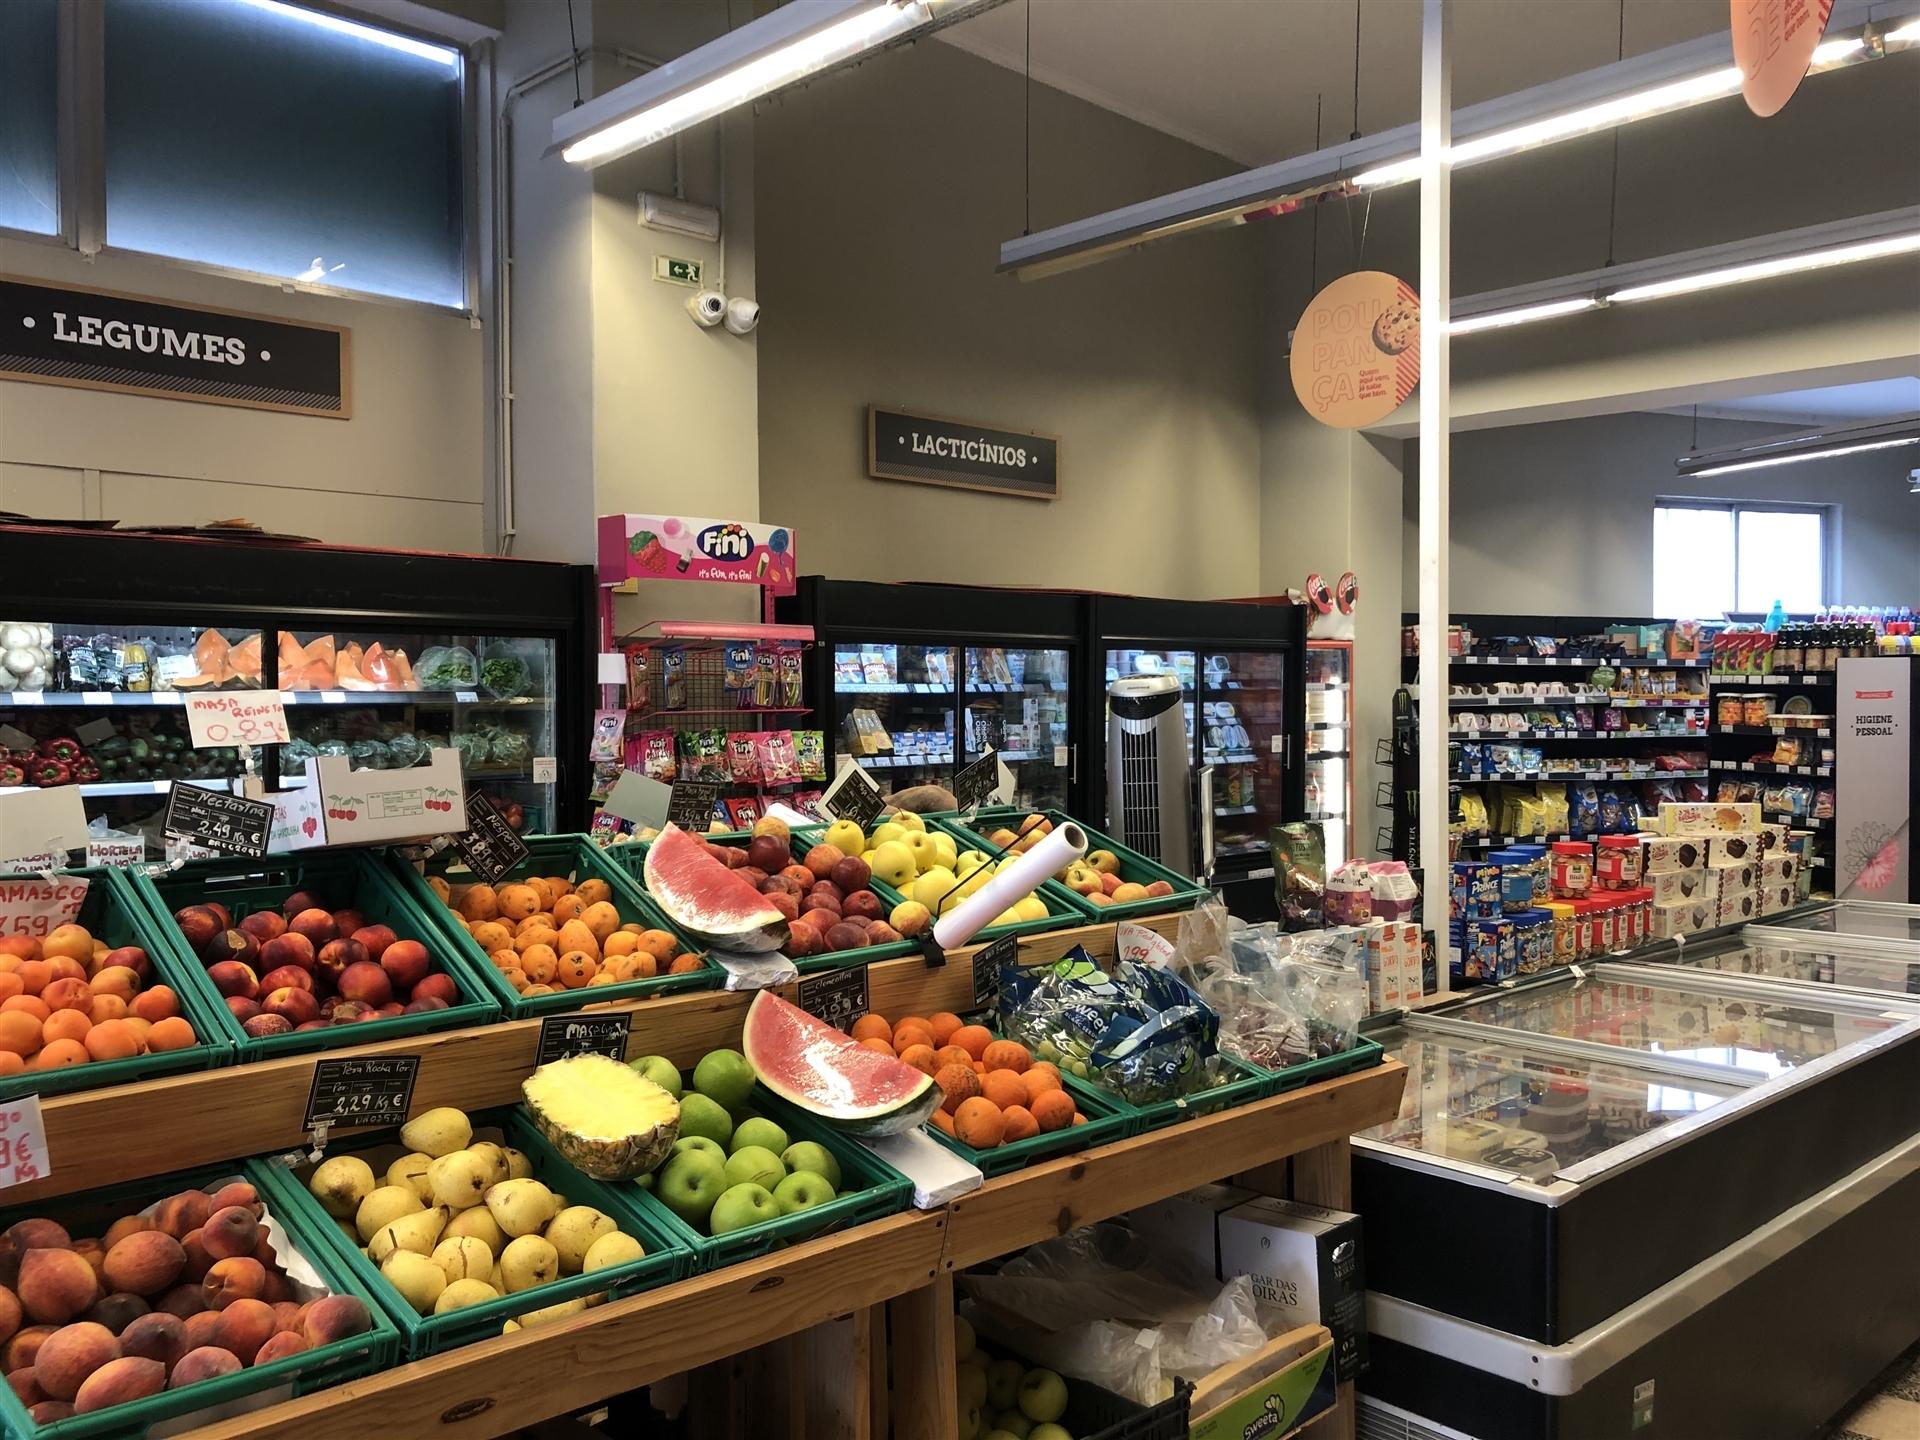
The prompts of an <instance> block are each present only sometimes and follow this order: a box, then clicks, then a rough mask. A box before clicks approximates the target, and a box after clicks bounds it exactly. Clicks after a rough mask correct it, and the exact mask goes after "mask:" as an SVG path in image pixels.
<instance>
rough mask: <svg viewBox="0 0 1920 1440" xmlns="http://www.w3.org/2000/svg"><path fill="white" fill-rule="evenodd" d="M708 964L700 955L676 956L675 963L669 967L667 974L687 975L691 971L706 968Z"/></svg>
mask: <svg viewBox="0 0 1920 1440" xmlns="http://www.w3.org/2000/svg"><path fill="white" fill-rule="evenodd" d="M706 963H707V962H706V961H705V960H702V959H701V958H700V957H699V956H698V955H676V956H674V957H673V963H672V964H671V965H669V966H667V973H668V974H669V975H685V974H686V973H687V972H688V971H689V970H700V969H703V968H705V966H706Z"/></svg>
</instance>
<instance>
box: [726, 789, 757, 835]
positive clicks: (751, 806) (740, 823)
mask: <svg viewBox="0 0 1920 1440" xmlns="http://www.w3.org/2000/svg"><path fill="white" fill-rule="evenodd" d="M725 804H726V808H727V821H728V823H729V824H731V825H732V826H733V828H734V829H736V830H751V829H752V828H753V827H754V826H755V825H756V824H758V823H759V821H760V802H759V801H758V800H757V799H755V798H754V797H753V796H751V795H737V796H731V797H729V798H728V799H727V800H726V802H725Z"/></svg>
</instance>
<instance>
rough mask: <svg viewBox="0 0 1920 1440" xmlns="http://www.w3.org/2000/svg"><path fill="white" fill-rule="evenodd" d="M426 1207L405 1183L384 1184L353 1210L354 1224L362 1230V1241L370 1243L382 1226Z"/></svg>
mask: <svg viewBox="0 0 1920 1440" xmlns="http://www.w3.org/2000/svg"><path fill="white" fill-rule="evenodd" d="M425 1208H426V1207H425V1206H424V1205H422V1204H421V1201H420V1197H419V1196H418V1195H416V1194H414V1193H413V1191H412V1190H411V1189H409V1188H408V1187H407V1186H405V1185H382V1186H381V1187H380V1188H379V1189H378V1190H373V1191H370V1192H369V1193H368V1195H367V1198H366V1199H364V1200H362V1201H361V1202H360V1207H359V1209H357V1210H355V1211H354V1212H353V1225H354V1228H355V1229H356V1230H358V1231H359V1232H360V1243H361V1244H362V1245H364V1244H366V1243H368V1242H369V1241H371V1240H372V1239H373V1237H374V1236H375V1235H376V1234H378V1233H379V1231H380V1229H381V1227H382V1226H385V1225H391V1224H392V1223H393V1222H394V1221H395V1220H398V1219H399V1218H400V1217H401V1216H402V1215H411V1214H413V1212H414V1211H416V1210H422V1209H425Z"/></svg>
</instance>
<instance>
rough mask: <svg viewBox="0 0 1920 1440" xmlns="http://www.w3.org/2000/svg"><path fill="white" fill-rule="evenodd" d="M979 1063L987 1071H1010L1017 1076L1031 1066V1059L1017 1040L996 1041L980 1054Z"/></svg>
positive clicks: (1025, 1048)
mask: <svg viewBox="0 0 1920 1440" xmlns="http://www.w3.org/2000/svg"><path fill="white" fill-rule="evenodd" d="M980 1062H981V1063H982V1064H983V1065H985V1066H986V1067H987V1069H989V1070H1011V1071H1013V1072H1014V1074H1016V1075H1018V1074H1020V1073H1022V1072H1023V1071H1025V1070H1026V1068H1027V1067H1028V1066H1029V1065H1031V1064H1033V1057H1032V1056H1031V1055H1029V1054H1028V1053H1027V1047H1026V1046H1024V1045H1022V1044H1021V1043H1020V1042H1019V1041H1017V1040H996V1041H994V1042H993V1043H992V1044H991V1045H989V1046H987V1048H986V1049H985V1050H984V1051H983V1052H982V1053H981V1055H980Z"/></svg>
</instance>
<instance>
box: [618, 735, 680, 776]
mask: <svg viewBox="0 0 1920 1440" xmlns="http://www.w3.org/2000/svg"><path fill="white" fill-rule="evenodd" d="M627 743H628V755H627V768H628V769H630V770H638V771H639V772H640V773H641V774H642V775H644V776H646V777H647V778H648V779H649V780H658V781H660V782H661V783H663V784H667V785H671V784H672V783H673V782H674V781H675V780H677V779H679V778H680V766H679V762H678V759H677V758H676V756H675V753H674V744H673V732H672V731H671V730H643V731H641V732H640V733H639V734H638V735H635V736H633V737H631V739H629V741H628V742H627Z"/></svg>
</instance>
